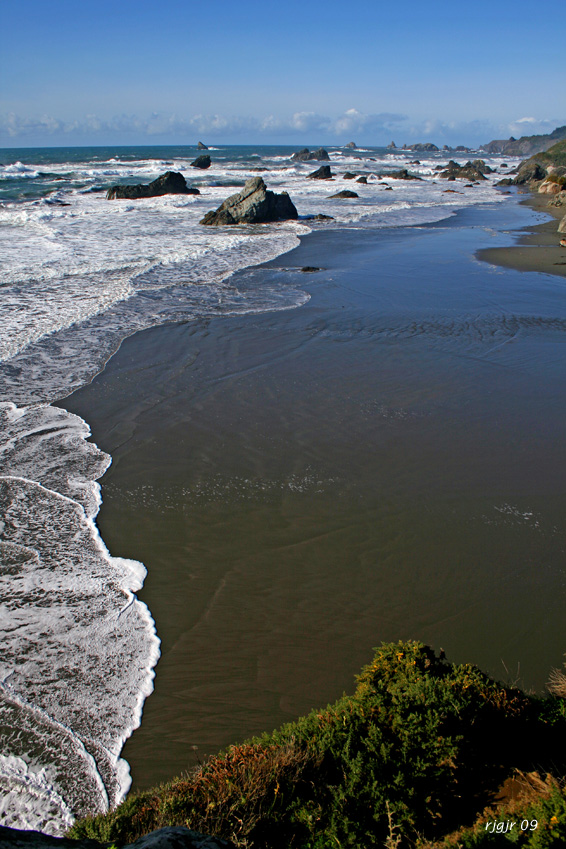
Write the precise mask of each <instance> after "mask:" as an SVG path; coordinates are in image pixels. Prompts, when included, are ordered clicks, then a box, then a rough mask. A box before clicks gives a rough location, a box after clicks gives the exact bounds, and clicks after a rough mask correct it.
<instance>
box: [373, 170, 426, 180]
mask: <svg viewBox="0 0 566 849" xmlns="http://www.w3.org/2000/svg"><path fill="white" fill-rule="evenodd" d="M379 176H380V177H393V179H394V180H422V177H417V176H416V175H415V174H409V172H408V171H407V169H406V168H401V169H400V170H399V171H385V172H384V173H383V174H380V175H379Z"/></svg>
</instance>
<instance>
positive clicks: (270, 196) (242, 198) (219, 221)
mask: <svg viewBox="0 0 566 849" xmlns="http://www.w3.org/2000/svg"><path fill="white" fill-rule="evenodd" d="M298 217H299V215H298V213H297V210H296V208H295V205H294V203H293V201H292V200H291V198H290V197H289V195H288V194H287V192H282V193H281V194H280V195H276V194H275V193H274V192H270V191H268V190H267V189H266V187H265V183H264V182H263V179H262V178H261V177H252V179H251V180H248V181H247V183H246V185H245V186H244V188H243V189H242V191H241V192H238V194H236V195H230V197H229V198H226V200H225V201H224V203H222V204H221V205H220V206H219V207H218V209H216V210H213V211H211V212H207V213H206V215H205V216H204V218H203V219H202V221H201V222H200V223H201V224H209V225H213V226H217V227H219V226H223V225H229V224H261V223H263V222H267V221H286V220H289V219H296V218H298Z"/></svg>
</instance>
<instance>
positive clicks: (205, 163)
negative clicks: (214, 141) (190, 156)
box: [191, 153, 210, 171]
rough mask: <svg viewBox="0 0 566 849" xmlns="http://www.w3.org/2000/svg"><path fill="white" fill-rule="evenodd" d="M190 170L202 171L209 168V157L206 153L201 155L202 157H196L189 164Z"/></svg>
mask: <svg viewBox="0 0 566 849" xmlns="http://www.w3.org/2000/svg"><path fill="white" fill-rule="evenodd" d="M191 168H202V169H203V171H204V169H205V168H210V156H209V155H208V153H203V154H202V156H197V158H196V159H194V160H193V161H192V162H191Z"/></svg>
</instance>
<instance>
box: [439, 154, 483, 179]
mask: <svg viewBox="0 0 566 849" xmlns="http://www.w3.org/2000/svg"><path fill="white" fill-rule="evenodd" d="M491 170H492V169H491V168H490V167H489V165H486V164H485V162H484V161H483V159H476V160H475V161H474V162H466V164H465V165H459V164H458V162H454V160H453V159H451V160H450V162H449V163H448V167H447V168H445V169H444V171H441V172H440V174H439V175H438V176H439V177H442V178H443V179H444V180H454V179H456V178H458V179H463V180H485V179H486V177H485V174H488V173H490V172H491Z"/></svg>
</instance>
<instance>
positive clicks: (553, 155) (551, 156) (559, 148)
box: [531, 139, 566, 166]
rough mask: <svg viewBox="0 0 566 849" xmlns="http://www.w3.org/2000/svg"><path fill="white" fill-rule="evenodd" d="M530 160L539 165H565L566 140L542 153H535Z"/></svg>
mask: <svg viewBox="0 0 566 849" xmlns="http://www.w3.org/2000/svg"><path fill="white" fill-rule="evenodd" d="M531 159H533V160H535V161H536V162H540V163H541V165H547V166H548V165H566V139H563V140H562V141H559V142H557V143H556V144H553V145H552V147H549V148H548V150H545V151H542V153H535V155H534V156H532V157H531Z"/></svg>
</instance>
